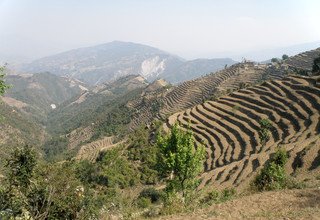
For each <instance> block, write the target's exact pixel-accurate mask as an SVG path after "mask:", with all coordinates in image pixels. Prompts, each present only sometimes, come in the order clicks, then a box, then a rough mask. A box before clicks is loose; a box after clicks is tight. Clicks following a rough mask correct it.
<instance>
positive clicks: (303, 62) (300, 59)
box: [285, 47, 320, 71]
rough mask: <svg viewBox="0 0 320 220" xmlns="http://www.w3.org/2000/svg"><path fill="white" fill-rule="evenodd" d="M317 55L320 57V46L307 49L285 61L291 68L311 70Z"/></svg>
mask: <svg viewBox="0 0 320 220" xmlns="http://www.w3.org/2000/svg"><path fill="white" fill-rule="evenodd" d="M316 57H320V47H319V48H317V49H315V50H310V51H306V52H304V53H300V54H298V55H296V56H293V57H290V58H289V59H288V60H286V61H285V65H287V66H288V67H289V68H294V69H297V70H306V71H311V70H312V64H313V60H314V59H315V58H316Z"/></svg>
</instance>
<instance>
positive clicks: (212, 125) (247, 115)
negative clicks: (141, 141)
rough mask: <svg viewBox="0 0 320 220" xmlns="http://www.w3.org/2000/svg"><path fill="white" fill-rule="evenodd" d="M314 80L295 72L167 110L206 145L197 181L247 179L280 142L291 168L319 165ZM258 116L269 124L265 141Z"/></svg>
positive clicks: (319, 96) (319, 98)
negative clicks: (178, 108) (183, 107)
mask: <svg viewBox="0 0 320 220" xmlns="http://www.w3.org/2000/svg"><path fill="white" fill-rule="evenodd" d="M319 81H320V78H319V76H317V77H302V76H295V75H293V76H289V77H286V78H284V79H283V80H271V81H267V82H264V83H262V84H261V85H257V86H253V87H249V88H247V89H240V90H239V91H236V92H233V93H231V94H230V95H228V96H222V97H220V98H218V99H217V101H207V102H205V103H203V104H200V105H196V106H195V107H192V108H190V109H187V110H185V111H182V112H179V113H176V114H174V115H172V116H170V118H169V119H168V123H169V126H170V125H172V124H173V123H174V122H175V121H178V122H179V123H180V124H181V125H183V126H184V127H187V126H190V127H191V129H192V131H193V132H194V135H195V138H196V141H197V143H198V144H204V145H205V146H206V150H207V159H206V163H205V173H204V174H203V175H202V184H201V186H204V185H207V184H213V185H215V186H216V187H218V188H225V187H230V186H240V185H242V186H243V185H247V184H248V181H249V180H250V177H252V176H253V175H254V173H255V172H256V171H257V170H259V168H260V167H261V166H263V164H264V163H265V162H266V160H267V159H268V158H269V156H270V154H271V153H273V152H274V151H275V149H276V147H277V146H279V145H280V146H283V147H285V149H286V150H287V151H288V152H289V154H290V161H289V162H290V163H289V164H290V165H288V167H287V169H288V170H289V171H290V173H294V172H296V171H297V169H298V168H299V170H300V171H299V172H301V170H309V171H310V172H311V171H313V170H314V169H316V168H318V166H319V165H320V164H319V159H318V157H319V152H320V139H319V134H320V120H319V117H320V105H319V103H320V85H319ZM262 119H268V120H270V122H271V124H272V128H271V134H272V135H271V138H270V140H269V141H268V142H267V143H266V145H261V143H260V140H259V131H260V130H259V129H260V125H259V122H260V121H261V120H262ZM317 152H318V153H317ZM297 161H298V162H297ZM244 183H246V184H244Z"/></svg>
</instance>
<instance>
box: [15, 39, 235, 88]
mask: <svg viewBox="0 0 320 220" xmlns="http://www.w3.org/2000/svg"><path fill="white" fill-rule="evenodd" d="M234 63H235V61H233V60H231V59H212V60H209V59H201V60H194V61H184V59H182V58H180V57H177V56H174V55H171V54H169V53H167V52H164V51H161V50H159V49H157V48H153V47H150V46H146V45H142V44H136V43H130V42H120V41H113V42H111V43H106V44H102V45H97V46H94V47H86V48H80V49H75V50H71V51H67V52H63V53H60V54H56V55H53V56H49V57H45V58H42V59H39V60H35V61H33V62H31V63H29V64H26V65H23V66H22V67H21V68H19V70H20V71H22V72H32V73H33V72H44V71H48V72H51V73H54V74H56V75H60V76H70V77H73V78H75V79H79V80H81V81H83V82H85V83H88V84H90V85H98V84H101V83H104V82H110V81H114V80H116V79H118V78H120V77H123V76H127V75H135V74H139V75H141V76H143V77H144V78H146V79H147V80H149V81H153V80H154V79H157V78H164V79H166V80H168V81H171V82H173V83H177V82H182V81H184V80H188V79H192V78H196V77H199V76H201V75H203V74H206V73H208V72H211V71H216V70H219V69H222V68H223V67H224V66H225V65H232V64H234Z"/></svg>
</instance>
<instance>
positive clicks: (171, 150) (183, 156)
mask: <svg viewBox="0 0 320 220" xmlns="http://www.w3.org/2000/svg"><path fill="white" fill-rule="evenodd" d="M157 146H158V147H159V156H158V167H159V171H160V172H161V173H162V174H163V175H164V176H165V177H169V178H168V184H167V190H168V191H182V196H183V197H186V195H187V191H188V190H192V189H194V188H195V187H196V177H197V175H199V174H200V172H201V171H202V169H203V162H204V159H205V149H204V147H203V146H199V147H197V148H195V146H194V139H193V134H192V132H191V130H190V129H188V130H187V131H183V130H182V129H181V128H180V127H179V125H178V124H175V125H174V126H173V128H172V129H171V132H170V133H169V134H167V135H164V136H161V135H158V138H157Z"/></svg>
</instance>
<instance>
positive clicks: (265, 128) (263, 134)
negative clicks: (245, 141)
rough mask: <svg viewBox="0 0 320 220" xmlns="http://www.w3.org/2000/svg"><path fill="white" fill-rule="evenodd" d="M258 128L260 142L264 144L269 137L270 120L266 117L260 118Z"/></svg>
mask: <svg viewBox="0 0 320 220" xmlns="http://www.w3.org/2000/svg"><path fill="white" fill-rule="evenodd" d="M259 124H260V130H259V138H260V144H261V145H262V146H264V145H265V144H266V143H267V141H268V140H269V139H270V129H271V127H272V124H271V122H270V121H269V120H268V119H261V120H260V122H259Z"/></svg>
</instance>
